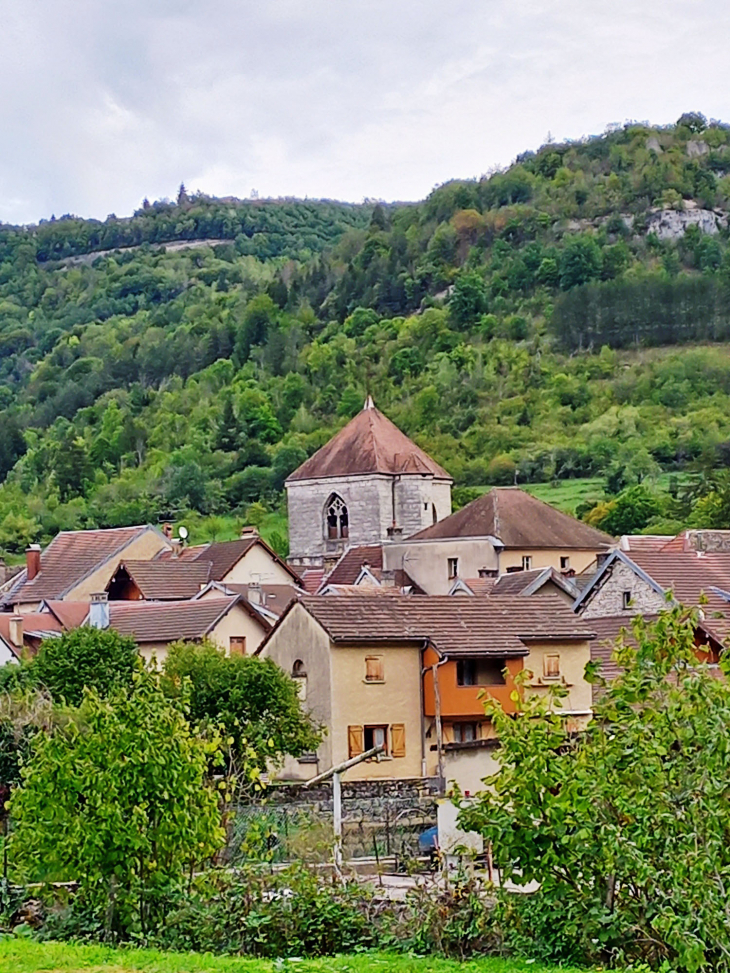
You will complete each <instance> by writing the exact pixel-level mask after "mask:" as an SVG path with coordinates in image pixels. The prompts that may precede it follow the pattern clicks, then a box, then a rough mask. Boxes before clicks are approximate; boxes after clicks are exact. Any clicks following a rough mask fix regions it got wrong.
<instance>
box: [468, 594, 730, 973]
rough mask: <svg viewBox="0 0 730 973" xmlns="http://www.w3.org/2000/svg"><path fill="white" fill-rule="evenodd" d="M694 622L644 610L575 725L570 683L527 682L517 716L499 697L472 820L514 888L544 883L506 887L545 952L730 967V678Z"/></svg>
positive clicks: (513, 921)
mask: <svg viewBox="0 0 730 973" xmlns="http://www.w3.org/2000/svg"><path fill="white" fill-rule="evenodd" d="M696 625H697V614H696V612H685V611H683V610H682V609H681V608H675V609H672V610H671V611H667V612H663V613H662V614H661V615H660V617H659V620H658V621H657V622H656V624H655V625H649V624H647V623H645V622H644V621H643V620H642V619H640V618H639V619H637V620H635V622H634V623H633V626H632V627H633V635H632V637H631V638H627V639H626V640H624V639H619V641H618V644H617V647H616V650H615V653H614V661H615V663H616V664H617V666H618V667H619V675H618V676H617V677H616V678H615V679H614V680H613V681H612V682H610V683H608V684H606V683H605V682H603V680H601V679H600V677H599V676H598V675H597V674H596V669H595V666H593V665H591V667H590V669H589V672H588V676H589V678H590V679H592V680H593V681H597V682H599V683H600V684H601V685H602V692H601V694H600V695H599V697H598V699H597V702H596V703H595V707H594V719H593V720H592V722H591V724H590V725H589V727H588V729H587V731H586V732H584V733H581V734H578V735H577V736H575V735H573V734H571V732H570V728H569V724H570V719H569V717H567V716H565V715H562V714H561V712H560V709H559V708H558V709H557V710H555V709H554V711H553V712H550V711H549V708H550V706H553V708H554V707H555V705H558V706H559V703H560V698H559V696H560V693H557V694H552V698H548V699H545V698H543V699H538V698H536V697H535V696H532V697H530V698H527V699H524V700H520V699H519V696H518V697H517V701H516V705H517V707H518V713H519V715H518V717H517V718H515V716H514V715H513V714H507V713H505V712H504V711H503V709H502V708H501V706H500V705H499V704H497V703H496V702H494V703H492V702H490V703H489V704H488V705H487V712H488V714H489V716H490V717H491V719H492V721H493V723H494V728H495V731H496V735H497V736H498V738H499V741H500V750H499V761H500V767H499V770H498V771H497V773H495V774H493V775H492V776H490V777H488V778H486V780H485V785H486V790H485V791H483V792H482V793H481V794H480V795H479V798H478V799H477V800H476V801H475V802H474V803H473V804H472V806H471V807H469V808H465V809H464V810H463V811H462V813H461V821H462V825H463V826H464V827H467V828H469V829H473V830H476V831H478V832H480V833H481V834H482V835H483V836H484V838H485V840H487V841H489V842H490V843H491V845H492V849H493V854H494V860H495V865H497V867H498V868H499V869H500V875H501V879H502V887H504V885H505V884H506V883H507V882H515V883H517V884H518V885H524V884H526V883H530V882H536V883H537V884H538V886H539V888H538V891H536V892H533V893H531V894H530V895H529V896H516V897H515V896H513V895H511V894H510V893H506V894H505V896H504V898H503V899H502V908H503V909H504V910H505V913H506V914H507V917H508V918H507V921H508V922H509V923H510V925H511V927H512V929H513V930H514V932H515V933H516V934H517V935H518V936H520V937H521V941H522V945H523V948H524V947H525V945H526V943H527V944H529V946H528V948H530V949H531V950H532V951H533V953H534V955H539V956H542V957H543V958H548V957H550V958H552V959H564V960H572V961H579V962H580V963H581V965H582V964H590V965H593V964H594V963H600V964H601V965H603V964H609V965H614V964H619V965H623V964H626V963H629V962H646V963H648V964H649V965H650V967H651V968H652V969H658V968H659V967H660V966H661V964H662V963H663V962H664V963H665V964H666V965H665V966H661V969H667V970H670V969H671V970H677V971H687V973H689V971H692V973H697V971H700V970H702V971H710V970H712V971H720V973H726V971H727V970H729V969H730V958H729V957H730V933H729V932H728V925H727V921H726V906H727V890H726V886H725V879H724V876H725V875H726V874H727V873H728V871H729V870H730V791H728V787H727V759H726V754H727V753H728V752H730V686H729V685H728V683H727V682H726V681H725V680H719V679H717V678H716V676H715V675H714V673H713V672H712V670H711V668H709V667H708V666H706V665H702V664H700V663H699V661H698V658H697V654H696V648H695V631H696ZM632 642H633V643H634V644H632ZM528 680H529V677H528ZM526 681H527V680H526ZM564 692H565V691H564V690H563V691H562V694H564ZM498 895H501V893H498ZM508 898H509V899H510V900H511V901H507V899H508ZM515 899H519V900H520V901H519V902H517V901H515ZM503 917H504V913H503Z"/></svg>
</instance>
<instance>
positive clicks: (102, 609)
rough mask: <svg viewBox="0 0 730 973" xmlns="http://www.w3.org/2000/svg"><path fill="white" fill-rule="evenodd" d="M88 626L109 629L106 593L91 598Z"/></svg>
mask: <svg viewBox="0 0 730 973" xmlns="http://www.w3.org/2000/svg"><path fill="white" fill-rule="evenodd" d="M89 625H90V626H91V628H99V629H104V628H109V596H108V595H107V593H106V591H100V592H98V593H97V594H94V595H92V596H91V604H90V605H89Z"/></svg>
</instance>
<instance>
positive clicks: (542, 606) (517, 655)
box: [260, 593, 592, 780]
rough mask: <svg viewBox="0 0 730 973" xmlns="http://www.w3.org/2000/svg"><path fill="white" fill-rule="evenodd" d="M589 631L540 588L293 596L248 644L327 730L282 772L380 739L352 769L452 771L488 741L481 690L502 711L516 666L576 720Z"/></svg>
mask: <svg viewBox="0 0 730 973" xmlns="http://www.w3.org/2000/svg"><path fill="white" fill-rule="evenodd" d="M591 639H592V632H591V630H590V626H589V625H587V624H585V623H583V622H582V621H581V620H579V619H578V618H577V617H576V616H575V614H574V613H573V612H572V611H571V610H570V609H569V608H567V607H566V606H565V605H564V604H563V603H562V602H560V601H559V600H558V599H549V598H547V597H545V598H525V597H519V596H518V597H514V596H512V597H490V598H484V599H481V598H464V599H456V600H455V599H454V598H451V597H448V596H445V597H413V596H408V595H400V594H397V593H394V594H392V595H391V596H389V597H376V596H374V595H372V594H370V595H366V594H361V595H359V596H357V597H328V596H316V595H315V596H305V597H303V598H301V599H300V600H299V601H297V602H294V603H292V604H291V605H290V606H289V608H288V609H287V611H286V612H285V613H284V615H283V616H282V618H281V619H280V620H279V622H278V624H277V625H276V627H275V628H274V630H273V631H272V632H271V634H270V635H269V636H268V637H267V638H266V640H265V641H264V642H263V644H262V646H261V648H260V653H261V654H262V655H265V656H267V657H269V658H272V659H273V660H274V661H275V662H277V663H278V664H279V665H280V666H281V667H282V668H283V669H284V671H285V672H289V673H290V674H291V675H292V676H293V677H294V678H295V679H297V680H299V681H300V686H301V695H302V698H303V699H304V700H305V701H306V705H307V708H308V709H309V710H310V711H311V712H312V714H313V716H314V717H315V718H316V719H317V720H318V721H320V722H321V723H322V724H323V725H324V726H325V727H326V728H327V734H326V736H325V737H324V740H323V742H322V744H321V745H320V748H319V750H318V751H317V754H316V755H313V756H312V757H311V758H308V759H307V760H305V761H294V760H289V761H287V764H286V765H285V768H284V775H285V776H286V777H288V778H291V779H306V778H308V777H311V776H314V775H315V774H316V773H318V772H321V771H323V770H326V769H327V768H328V767H330V766H332V765H333V764H335V763H338V762H340V761H342V760H346V759H347V758H348V757H349V756H355V755H357V754H358V753H361V752H363V751H364V750H367V749H370V747H372V746H374V745H379V744H382V745H384V746H385V749H386V759H385V760H383V761H381V762H367V763H364V764H362V765H359V766H358V767H355V768H353V769H352V770H351V771H349V772H348V773H349V775H350V776H352V777H353V779H370V778H373V777H387V778H405V777H441V776H445V774H446V766H447V763H448V765H449V768H450V769H449V773H451V774H452V776H454V777H455V779H457V780H458V767H459V762H458V758H459V754H460V752H461V750H462V749H463V750H465V752H467V758H466V759H467V762H468V763H469V766H470V767H471V768H472V769H473V767H474V766H476V764H475V762H474V760H473V759H472V751H473V750H474V749H481V750H483V751H484V754H486V753H487V751H490V748H492V747H493V744H494V739H493V738H494V734H493V732H492V728H491V723H490V721H489V720H488V719H487V718H486V717H485V715H484V707H483V703H482V701H481V698H480V697H481V694H482V692H484V691H486V692H488V693H489V694H490V695H492V696H494V697H496V698H497V699H498V700H499V701H500V702H501V703H502V705H503V706H504V707H505V708H506V709H507V710H508V711H514V709H515V703H514V700H513V699H512V696H511V694H512V692H513V691H514V690H515V683H514V678H515V676H516V675H517V673H518V672H520V671H521V670H522V669H528V670H529V671H530V673H531V677H530V681H529V683H528V689H527V691H528V692H531V693H538V694H541V693H544V692H547V690H548V687H550V686H554V685H561V686H564V687H565V688H566V689H567V690H568V695H567V698H566V699H565V701H564V706H563V711H564V712H566V713H567V714H568V715H569V716H570V717H571V718H572V720H573V722H574V724H575V726H576V728H579V727H581V726H584V725H585V723H586V722H587V721H588V719H589V718H590V714H591V688H590V686H589V684H588V683H586V682H585V680H584V678H583V672H584V669H585V666H586V664H587V662H588V661H589V659H590V641H591ZM447 755H448V756H447ZM485 759H486V758H485ZM477 763H478V761H477ZM487 772H488V771H487V770H485V771H484V773H485V774H486V773H487ZM482 776H484V774H483V775H482Z"/></svg>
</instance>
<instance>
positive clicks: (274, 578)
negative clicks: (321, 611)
mask: <svg viewBox="0 0 730 973" xmlns="http://www.w3.org/2000/svg"><path fill="white" fill-rule="evenodd" d="M158 561H159V562H160V563H161V564H170V563H178V564H189V565H197V567H198V568H199V569H200V570H201V571H203V570H204V569H205V566H206V565H207V567H208V572H207V574H208V576H207V579H206V583H207V582H208V581H218V582H221V583H222V584H233V585H247V584H276V585H292V584H294V585H298V584H299V576H298V575H297V573H296V571H294V570H293V569H292V568H291V567H289V565H288V564H287V563H286V561H284V560H283V558H280V557H279V555H278V554H277V553H276V551H274V550H273V549H272V548H271V547H269V545H268V544H267V543H266V541H265V540H264V539H263V538H262V537H261V536H260V535H259V533H258V532H257V531H256V530H255V529H254V528H253V527H246V528H244V530H243V531H242V533H241V536H240V537H239V538H238V539H237V540H233V541H212V542H210V543H208V544H198V545H196V546H194V547H184V548H182V550H179V549H172V550H169V551H163V552H162V553H161V554H160V557H159V558H158ZM198 590H199V589H198Z"/></svg>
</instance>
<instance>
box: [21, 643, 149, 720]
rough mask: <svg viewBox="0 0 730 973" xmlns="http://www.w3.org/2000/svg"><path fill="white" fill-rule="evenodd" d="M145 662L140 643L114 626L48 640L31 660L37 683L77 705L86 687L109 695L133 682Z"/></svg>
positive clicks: (102, 694)
mask: <svg viewBox="0 0 730 973" xmlns="http://www.w3.org/2000/svg"><path fill="white" fill-rule="evenodd" d="M141 666H142V663H141V660H140V656H139V652H138V651H137V644H136V642H135V641H134V639H132V638H130V637H129V636H125V635H120V634H119V632H116V631H115V630H114V629H113V628H107V629H97V628H89V627H87V626H82V627H81V628H75V629H73V630H72V631H70V632H64V634H63V635H62V636H61V637H60V638H52V639H45V640H44V641H43V642H42V643H41V647H40V649H39V650H38V655H37V656H36V657H35V659H34V660H33V661H32V662H31V663H30V667H31V670H32V672H33V674H34V677H35V679H36V680H37V681H38V683H39V684H40V685H41V686H43V687H44V688H45V689H47V690H48V692H49V693H50V694H51V696H52V697H53V698H54V699H55V700H57V701H59V702H60V701H64V702H66V703H67V704H68V705H69V706H78V705H79V704H80V703H81V700H82V699H83V696H84V690H85V689H94V690H95V691H96V692H97V693H98V694H99V696H100V697H102V698H103V697H106V696H108V695H109V694H110V693H112V692H114V691H115V690H117V689H119V688H120V687H129V686H131V684H132V679H133V678H134V674H135V672H138V671H139V669H140V668H141Z"/></svg>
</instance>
